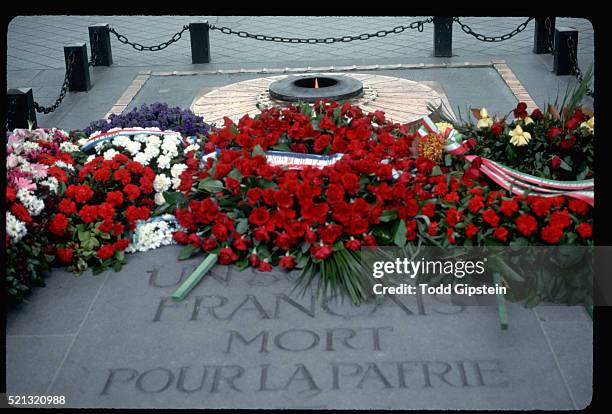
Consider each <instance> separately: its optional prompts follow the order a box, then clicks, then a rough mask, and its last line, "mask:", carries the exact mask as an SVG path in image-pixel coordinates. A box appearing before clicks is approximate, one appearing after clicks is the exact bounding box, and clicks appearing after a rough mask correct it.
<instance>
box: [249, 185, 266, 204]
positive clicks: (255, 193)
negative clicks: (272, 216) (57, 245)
mask: <svg viewBox="0 0 612 414" xmlns="http://www.w3.org/2000/svg"><path fill="white" fill-rule="evenodd" d="M262 195H263V191H262V190H261V188H249V189H248V190H247V192H246V197H247V200H248V202H249V204H250V205H254V204H255V203H257V202H258V201H259V199H260V198H261V197H262Z"/></svg>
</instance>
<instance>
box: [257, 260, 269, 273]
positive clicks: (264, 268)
mask: <svg viewBox="0 0 612 414" xmlns="http://www.w3.org/2000/svg"><path fill="white" fill-rule="evenodd" d="M257 270H259V271H260V272H269V271H271V270H272V266H270V263H268V261H267V260H266V259H264V260H262V261H261V262H259V266H257Z"/></svg>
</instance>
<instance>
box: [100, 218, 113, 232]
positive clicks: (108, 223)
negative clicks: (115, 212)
mask: <svg viewBox="0 0 612 414" xmlns="http://www.w3.org/2000/svg"><path fill="white" fill-rule="evenodd" d="M114 228H115V223H113V221H112V220H104V221H103V222H102V223H100V225H99V226H98V230H100V231H103V232H105V233H110V232H111V231H113V229H114Z"/></svg>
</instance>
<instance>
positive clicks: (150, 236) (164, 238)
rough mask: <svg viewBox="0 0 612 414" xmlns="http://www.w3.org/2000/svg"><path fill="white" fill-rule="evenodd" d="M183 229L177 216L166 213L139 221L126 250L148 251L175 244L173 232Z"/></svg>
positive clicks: (129, 251) (131, 251) (130, 251)
mask: <svg viewBox="0 0 612 414" xmlns="http://www.w3.org/2000/svg"><path fill="white" fill-rule="evenodd" d="M179 229H181V227H180V226H179V225H178V223H177V221H176V218H175V217H174V216H172V215H169V214H165V215H163V216H160V217H156V218H153V219H150V220H147V221H139V222H138V224H137V225H136V230H135V231H134V235H133V237H132V243H131V244H130V246H129V247H128V248H127V250H126V252H128V253H133V252H146V251H147V250H151V249H156V248H158V247H161V246H167V245H169V244H174V243H175V242H174V239H173V238H172V234H173V233H174V232H175V231H177V230H179Z"/></svg>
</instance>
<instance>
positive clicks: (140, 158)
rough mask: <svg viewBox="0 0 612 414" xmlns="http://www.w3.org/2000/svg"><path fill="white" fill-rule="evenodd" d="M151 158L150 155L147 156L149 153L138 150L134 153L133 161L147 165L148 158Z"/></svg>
mask: <svg viewBox="0 0 612 414" xmlns="http://www.w3.org/2000/svg"><path fill="white" fill-rule="evenodd" d="M150 159H151V157H149V155H147V154H146V153H144V152H139V153H138V154H136V156H135V157H134V161H136V162H139V163H141V164H142V165H147V164H149V160H150Z"/></svg>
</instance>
